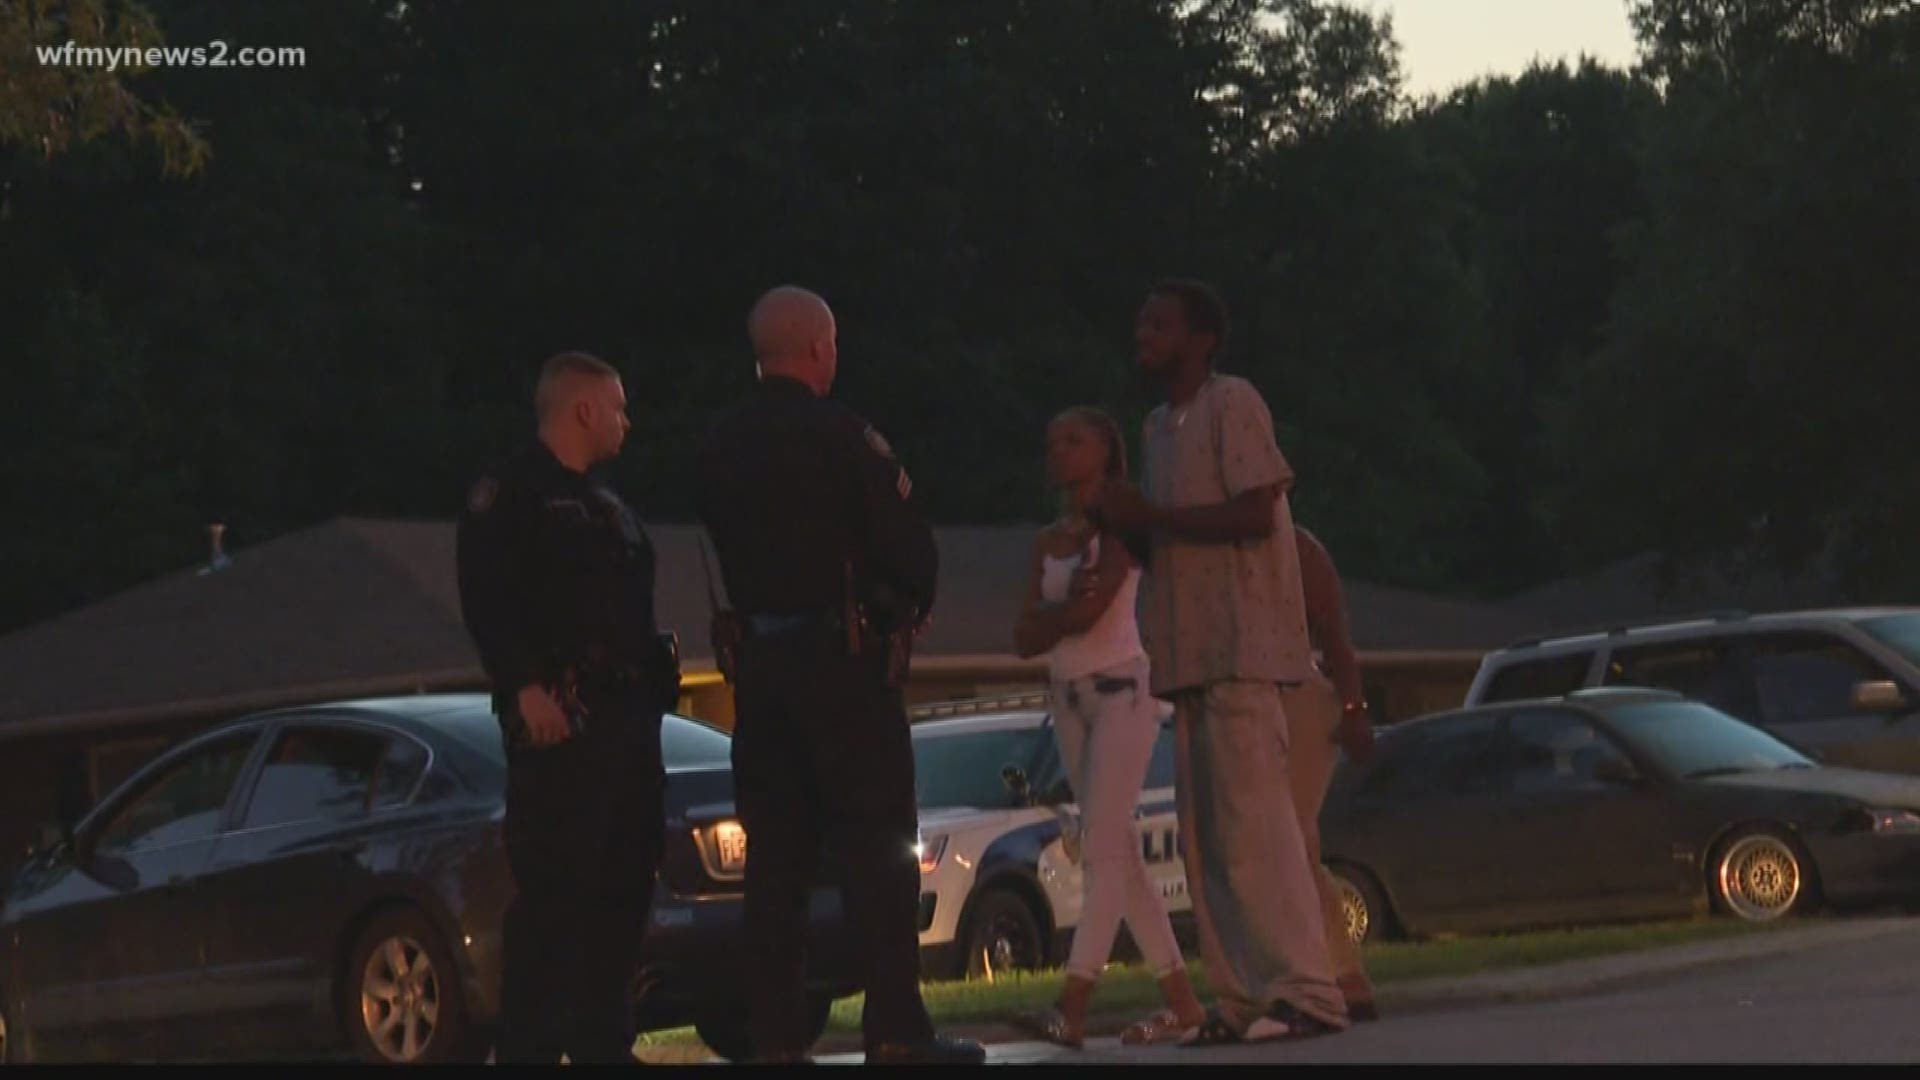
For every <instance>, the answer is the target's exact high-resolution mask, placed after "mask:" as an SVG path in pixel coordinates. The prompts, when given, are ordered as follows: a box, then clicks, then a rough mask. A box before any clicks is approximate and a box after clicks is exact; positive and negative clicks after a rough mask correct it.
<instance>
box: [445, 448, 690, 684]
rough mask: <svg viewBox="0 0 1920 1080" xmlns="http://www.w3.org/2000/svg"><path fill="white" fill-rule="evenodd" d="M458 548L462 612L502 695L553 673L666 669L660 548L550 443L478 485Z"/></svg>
mask: <svg viewBox="0 0 1920 1080" xmlns="http://www.w3.org/2000/svg"><path fill="white" fill-rule="evenodd" d="M457 543H458V555H457V563H458V574H459V583H460V606H461V614H462V617H463V618H464V619H465V621H466V624H467V628H468V630H469V632H470V633H471V634H472V635H473V639H474V642H475V644H476V646H477V648H478V650H479V652H480V661H481V665H482V666H483V667H484V668H485V669H486V672H487V676H488V677H489V678H490V679H491V680H492V681H493V685H494V688H495V690H496V692H498V693H501V694H504V695H512V694H514V693H517V692H518V691H519V690H520V689H521V688H523V687H525V686H528V685H530V684H534V683H541V682H545V681H547V680H549V679H551V678H552V677H553V674H554V667H555V665H565V664H613V665H622V666H629V667H634V668H641V669H651V668H652V667H653V666H654V665H656V664H659V663H660V662H661V658H660V657H659V656H656V655H654V654H655V653H656V652H658V653H660V654H662V655H664V653H665V652H666V650H665V648H664V647H663V646H662V645H661V644H660V642H659V640H658V637H657V635H656V624H655V616H654V606H653V600H654V598H653V586H654V563H655V556H654V549H653V545H652V543H651V542H650V541H649V539H648V537H647V534H646V532H645V531H644V530H643V529H642V528H641V527H640V524H639V522H638V521H637V520H635V518H634V516H633V513H632V512H631V511H630V510H629V509H628V508H627V506H626V504H625V503H624V502H622V501H621V499H620V497H619V496H618V495H616V494H614V493H613V491H612V490H610V489H609V488H608V487H607V486H606V485H605V484H603V483H601V482H600V481H599V480H598V479H597V478H595V477H594V476H592V475H591V474H581V473H577V472H574V471H573V470H572V469H569V468H567V467H566V466H565V465H563V464H561V463H560V460H559V459H558V458H556V457H555V456H554V455H553V452H552V451H551V450H549V449H548V448H547V447H546V445H545V444H544V443H540V442H537V441H536V442H535V443H534V444H533V445H532V446H530V447H528V448H526V449H525V450H523V451H521V452H520V453H518V454H516V455H514V456H513V457H512V458H510V459H509V460H508V461H507V462H506V463H505V464H503V465H502V466H501V467H500V468H498V469H496V470H494V471H493V472H491V473H489V474H487V475H486V476H485V477H483V478H482V479H481V480H479V481H478V482H477V483H475V484H474V485H473V487H472V489H471V490H470V491H469V492H468V495H467V505H466V509H465V511H464V512H463V513H462V514H461V516H460V524H459V532H458V542H457Z"/></svg>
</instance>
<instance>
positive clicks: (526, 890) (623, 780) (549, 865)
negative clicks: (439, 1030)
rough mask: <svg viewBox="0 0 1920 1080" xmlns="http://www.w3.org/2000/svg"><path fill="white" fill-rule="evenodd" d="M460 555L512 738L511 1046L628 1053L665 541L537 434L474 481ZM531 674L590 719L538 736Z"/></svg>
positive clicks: (671, 680) (660, 667)
mask: <svg viewBox="0 0 1920 1080" xmlns="http://www.w3.org/2000/svg"><path fill="white" fill-rule="evenodd" d="M458 564H459V582H460V603H461V610H462V614H463V616H464V618H465V621H466V624H467V628H468V630H469V631H470V632H471V634H472V635H473V639H474V642H475V644H476V646H477V648H478V650H479V653H480V657H481V661H482V663H483V665H484V666H485V668H486V671H487V675H488V677H489V678H490V679H491V680H492V683H493V688H494V710H495V712H496V714H497V715H498V716H499V717H500V720H501V725H502V728H503V737H504V738H505V739H506V741H507V817H506V823H505V840H506V848H507V858H508V861H509V863H510V864H511V866H512V869H513V876H514V883H515V886H516V892H515V896H514V899H513V901H512V903H511V905H510V906H509V908H508V910H507V915H506V925H505V927H504V928H503V941H502V946H501V947H502V953H503V956H502V986H501V1026H502V1029H503V1030H502V1033H501V1036H500V1039H499V1042H498V1045H497V1047H496V1050H495V1053H496V1057H497V1059H498V1060H499V1061H502V1062H521V1061H541V1062H557V1061H558V1060H559V1058H560V1055H561V1054H562V1053H565V1054H566V1055H567V1057H568V1058H569V1060H571V1061H574V1062H603V1061H614V1062H625V1063H629V1064H630V1063H632V1062H633V1054H632V1046H633V1039H634V1027H633V1014H632V1010H631V1003H630V1001H629V998H628V993H629V988H630V985H631V981H632V977H633V974H634V970H635V966H636V964H637V962H638V954H639V946H640V941H641V938H642V936H643V934H644V932H645V928H646V925H647V918H648V914H649V907H650V903H651V901H652V897H653V883H654V873H655V870H656V869H657V867H658V865H659V861H660V852H661V846H662V842H663V840H662V830H663V827H664V826H663V822H662V806H661V794H662V787H663V784H664V780H665V773H664V769H663V765H662V761H661V756H660V717H661V714H662V712H664V711H665V710H667V709H670V708H672V707H673V704H674V702H675V700H676V699H677V697H678V693H679V672H678V662H677V659H676V658H675V657H674V656H673V653H672V650H671V648H670V647H669V646H668V645H667V643H666V642H665V641H663V640H662V639H661V637H660V636H659V635H658V633H657V628H656V626H655V622H654V607H653V586H654V551H653V547H652V545H651V544H650V543H649V541H648V539H647V536H646V533H645V532H644V531H642V529H641V527H640V524H639V522H638V521H636V520H635V518H634V516H633V514H632V512H631V511H630V510H628V508H627V506H626V505H625V504H624V503H623V502H621V500H620V498H619V497H618V496H617V495H615V494H614V493H613V492H612V491H611V490H609V489H608V488H607V487H606V486H605V485H603V484H602V483H600V482H599V481H597V480H595V479H593V478H591V477H590V476H588V475H583V474H581V473H577V472H574V471H573V470H571V469H569V468H567V467H566V466H565V465H563V464H561V462H560V460H559V459H558V458H556V457H555V456H554V455H553V453H552V451H550V450H549V449H548V448H547V447H546V446H545V444H543V443H539V442H536V443H535V444H534V445H533V446H531V447H529V448H527V449H526V450H524V451H522V452H521V453H519V454H517V455H516V456H514V457H513V458H511V459H510V460H509V461H507V462H506V463H505V464H504V465H503V466H501V467H500V468H499V469H497V470H495V471H493V472H492V473H490V474H488V475H487V476H485V477H484V478H483V479H481V480H480V481H479V482H478V483H476V484H475V485H474V487H473V489H472V490H471V491H470V492H469V494H468V497H467V506H466V511H465V513H463V514H462V515H461V518H460V526H459V539H458ZM530 684H539V685H544V686H547V687H549V688H556V689H559V690H561V691H562V692H566V691H572V692H573V693H575V694H576V695H577V696H576V697H574V698H573V699H572V700H571V702H563V706H562V707H563V710H564V711H568V712H569V715H570V718H571V717H579V719H578V723H577V728H578V730H577V733H576V734H574V735H573V736H572V737H570V738H569V739H567V740H566V741H565V742H561V743H558V744H556V745H553V746H549V747H546V748H535V747H533V746H531V745H528V744H526V743H525V742H524V741H523V736H524V721H523V720H522V719H521V717H520V715H519V708H518V696H519V691H520V689H521V688H522V687H525V686H527V685H530ZM572 703H577V706H578V707H577V708H573V707H571V706H572ZM582 714H584V715H582Z"/></svg>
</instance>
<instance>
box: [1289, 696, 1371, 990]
mask: <svg viewBox="0 0 1920 1080" xmlns="http://www.w3.org/2000/svg"><path fill="white" fill-rule="evenodd" d="M1280 700H1281V703H1282V704H1283V705H1284V707H1285V708H1286V712H1287V722H1288V725H1289V727H1290V728H1291V729H1292V731H1293V752H1292V754H1291V760H1290V761H1289V762H1288V764H1289V765H1290V766H1291V769H1290V772H1291V774H1292V778H1293V803H1294V808H1295V809H1296V810H1297V811H1298V812H1299V814H1300V833H1301V836H1302V838H1303V839H1304V840H1305V841H1306V849H1307V862H1308V863H1309V865H1311V866H1312V867H1313V869H1314V872H1315V873H1314V876H1315V879H1316V881H1317V882H1318V884H1319V886H1320V914H1321V918H1322V920H1323V922H1324V924H1325V926H1326V934H1327V948H1328V951H1329V952H1330V953H1331V954H1332V956H1333V973H1334V976H1335V977H1336V978H1337V979H1338V980H1339V982H1340V989H1341V991H1342V992H1343V993H1344V994H1345V995H1346V996H1347V998H1348V999H1349V1000H1360V1001H1371V1000H1372V999H1373V984H1372V983H1371V982H1369V981H1368V980H1367V970H1366V968H1365V967H1364V966H1362V964H1361V963H1360V949H1359V947H1358V946H1356V945H1355V944H1354V943H1353V941H1352V939H1350V938H1348V937H1347V917H1346V912H1344V911H1342V910H1341V907H1340V889H1339V887H1338V886H1337V885H1336V884H1335V882H1334V880H1333V874H1332V873H1330V872H1329V871H1328V870H1327V868H1326V867H1325V866H1323V865H1322V864H1321V862H1320V807H1321V804H1323V803H1324V802H1326V799H1327V787H1328V785H1329V784H1331V783H1332V782H1333V767H1334V765H1335V763H1336V762H1337V761H1338V760H1339V752H1338V747H1339V742H1338V738H1339V734H1340V692H1339V691H1338V690H1336V689H1334V686H1333V684H1332V683H1331V682H1328V681H1327V680H1326V679H1324V678H1318V679H1315V680H1314V681H1312V682H1309V683H1307V684H1306V685H1304V686H1297V687H1290V688H1287V689H1284V690H1282V691H1281V692H1280Z"/></svg>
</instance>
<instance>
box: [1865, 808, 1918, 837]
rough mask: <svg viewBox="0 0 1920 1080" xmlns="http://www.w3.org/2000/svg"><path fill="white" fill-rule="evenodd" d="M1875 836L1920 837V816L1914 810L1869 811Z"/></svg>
mask: <svg viewBox="0 0 1920 1080" xmlns="http://www.w3.org/2000/svg"><path fill="white" fill-rule="evenodd" d="M1867 817H1868V819H1870V820H1871V821H1872V823H1873V824H1872V827H1871V829H1870V831H1871V832H1872V833H1873V834H1874V835H1875V836H1920V814H1917V813H1914V812H1913V811H1912V810H1868V811H1867Z"/></svg>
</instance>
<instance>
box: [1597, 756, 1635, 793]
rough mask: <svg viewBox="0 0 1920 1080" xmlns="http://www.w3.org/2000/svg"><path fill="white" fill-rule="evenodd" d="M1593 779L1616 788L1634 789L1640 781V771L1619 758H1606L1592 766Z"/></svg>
mask: <svg viewBox="0 0 1920 1080" xmlns="http://www.w3.org/2000/svg"><path fill="white" fill-rule="evenodd" d="M1593 778H1594V779H1595V780H1598V781H1600V782H1601V783H1603V784H1613V785H1615V786H1618V787H1636V786H1638V785H1639V784H1640V780H1641V777H1640V770H1639V769H1636V768H1634V767H1633V763H1632V762H1631V761H1625V760H1622V759H1620V758H1607V759H1606V760H1604V761H1601V762H1599V763H1598V764H1596V765H1594V767H1593Z"/></svg>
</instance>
